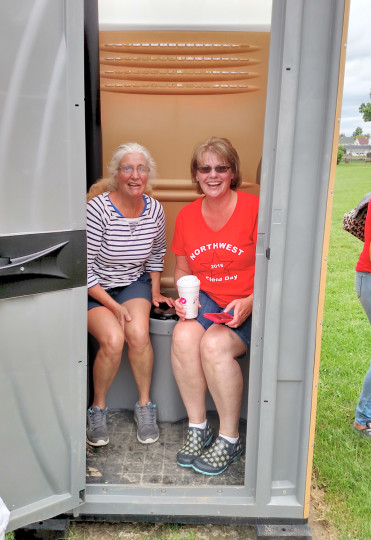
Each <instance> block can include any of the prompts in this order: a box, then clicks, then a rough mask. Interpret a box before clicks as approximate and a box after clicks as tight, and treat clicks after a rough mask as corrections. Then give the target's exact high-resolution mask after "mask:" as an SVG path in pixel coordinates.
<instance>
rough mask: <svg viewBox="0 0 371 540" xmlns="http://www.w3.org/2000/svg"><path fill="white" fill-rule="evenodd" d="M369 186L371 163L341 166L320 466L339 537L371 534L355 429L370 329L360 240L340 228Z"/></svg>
mask: <svg viewBox="0 0 371 540" xmlns="http://www.w3.org/2000/svg"><path fill="white" fill-rule="evenodd" d="M369 191H371V165H368V164H367V165H366V164H364V163H363V164H362V163H354V164H344V165H339V166H338V167H337V173H336V183H335V193H334V203H333V211H332V222H331V223H332V225H331V236H330V250H329V259H328V270H327V282H326V297H325V310H324V324H323V335H322V349H321V367H320V384H319V393H318V410H317V424H316V426H317V427H316V439H315V452H314V470H315V474H316V477H317V480H318V483H319V486H320V487H322V488H323V489H324V490H325V492H326V496H325V500H326V502H327V504H328V505H329V506H328V515H327V516H326V517H327V519H328V520H329V521H330V522H331V523H332V524H333V525H334V526H335V528H336V529H337V530H338V531H339V538H340V539H345V538H351V539H352V540H356V539H362V540H368V539H370V538H371V489H370V480H369V477H368V474H369V470H370V463H371V442H370V441H368V440H363V439H360V438H359V437H357V435H356V434H354V433H353V432H352V431H351V430H350V428H349V426H350V424H351V422H352V421H353V420H354V414H355V407H356V405H357V402H358V397H359V393H360V390H361V387H362V383H363V378H364V375H365V373H366V371H367V369H368V367H369V365H370V360H371V329H370V325H369V322H368V320H367V317H366V315H365V313H364V311H363V309H362V307H361V305H360V303H359V301H358V299H357V296H356V294H355V290H354V266H355V264H356V262H357V260H358V257H359V254H360V252H361V249H362V246H363V244H362V242H361V241H360V240H358V239H357V238H354V237H353V236H352V235H350V234H349V233H347V232H345V231H344V230H343V229H342V220H343V215H344V213H345V212H347V211H348V210H350V209H351V208H353V207H355V206H356V205H357V204H358V202H359V201H360V199H361V198H362V196H363V195H364V194H365V193H367V192H369Z"/></svg>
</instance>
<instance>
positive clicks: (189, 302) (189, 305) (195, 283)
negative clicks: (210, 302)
mask: <svg viewBox="0 0 371 540" xmlns="http://www.w3.org/2000/svg"><path fill="white" fill-rule="evenodd" d="M176 285H177V288H178V293H179V301H180V303H181V304H182V305H183V307H184V309H185V312H186V314H185V318H186V319H194V318H195V317H197V315H198V297H199V294H200V280H199V279H198V278H197V277H196V276H193V275H189V276H182V277H181V278H180V279H178V281H177V282H176Z"/></svg>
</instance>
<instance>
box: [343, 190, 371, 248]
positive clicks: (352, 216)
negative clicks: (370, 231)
mask: <svg viewBox="0 0 371 540" xmlns="http://www.w3.org/2000/svg"><path fill="white" fill-rule="evenodd" d="M370 199H371V193H366V195H364V197H363V198H362V200H361V202H360V203H359V204H358V205H357V206H356V207H355V208H354V209H353V210H350V212H347V213H346V214H344V219H343V229H344V230H345V231H348V232H349V233H350V234H352V235H353V236H355V237H356V238H359V240H362V242H364V241H365V223H366V216H367V208H368V203H369V200H370Z"/></svg>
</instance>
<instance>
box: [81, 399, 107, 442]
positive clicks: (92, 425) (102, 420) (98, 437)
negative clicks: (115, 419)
mask: <svg viewBox="0 0 371 540" xmlns="http://www.w3.org/2000/svg"><path fill="white" fill-rule="evenodd" d="M107 412H108V409H107V407H106V408H105V409H100V408H99V407H96V406H95V407H93V408H91V407H90V409H88V413H87V423H88V426H87V429H86V442H87V443H88V444H90V445H91V446H104V445H106V444H108V442H109V438H108V432H107Z"/></svg>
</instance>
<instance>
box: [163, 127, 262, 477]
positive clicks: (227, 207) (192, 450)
mask: <svg viewBox="0 0 371 540" xmlns="http://www.w3.org/2000/svg"><path fill="white" fill-rule="evenodd" d="M191 175H192V180H193V182H194V183H195V184H196V186H197V190H198V192H199V193H202V194H203V197H202V198H200V199H198V200H196V201H194V202H192V203H190V204H189V205H187V206H186V207H185V208H183V209H182V210H181V211H180V213H179V215H178V217H177V220H176V225H175V232H174V238H173V242H172V246H171V248H172V251H173V252H174V253H175V255H176V267H175V282H177V280H178V279H179V278H181V277H182V276H185V275H189V274H193V275H195V276H197V278H198V279H199V280H200V305H201V307H200V308H199V312H198V316H197V318H195V319H187V320H186V319H185V311H184V308H183V306H182V304H181V303H180V301H179V299H178V300H177V301H176V302H175V305H176V312H177V314H178V316H179V317H180V320H179V322H178V323H177V325H176V327H175V329H174V333H173V340H172V365H173V371H174V375H175V378H176V381H177V384H178V386H179V390H180V393H181V395H182V399H183V402H184V405H185V407H186V410H187V414H188V418H189V428H188V434H187V440H186V442H185V444H184V446H183V447H182V448H181V449H180V451H179V452H178V454H177V461H178V464H179V465H180V466H182V467H193V469H194V470H196V471H198V472H201V473H203V474H209V475H216V474H220V473H222V472H223V471H224V470H225V469H226V468H227V467H228V466H229V465H230V463H232V461H235V460H236V459H238V458H239V457H240V455H241V454H242V452H243V445H242V443H241V441H240V439H239V433H238V424H239V417H240V407H241V398H242V387H243V380H242V372H241V369H240V366H239V363H238V362H237V360H236V359H237V358H239V357H243V356H245V355H246V352H247V351H248V349H249V345H250V336H251V313H252V306H253V290H254V271H255V249H256V238H257V223H258V207H259V199H258V197H257V196H256V195H252V194H248V193H244V192H242V191H238V189H237V188H238V187H239V185H240V184H241V174H240V164H239V157H238V154H237V152H236V150H235V149H234V148H233V146H232V145H231V143H230V142H229V141H228V140H227V139H221V138H216V137H212V138H211V139H209V140H207V141H206V142H205V143H203V144H201V145H199V146H198V147H197V148H196V150H195V152H194V155H193V157H192V160H191ZM210 312H211V313H215V312H216V313H220V312H229V313H230V314H231V315H232V318H231V320H230V321H229V322H226V323H225V324H217V323H214V322H212V321H211V320H209V319H207V318H205V317H204V316H203V315H204V313H210ZM207 388H209V390H210V393H211V395H212V397H213V399H214V403H215V406H216V409H217V411H218V414H219V419H220V431H219V435H218V437H217V438H216V440H215V442H214V443H213V445H212V446H211V447H210V448H209V449H208V450H206V451H204V448H205V447H206V446H209V445H210V443H211V441H212V436H213V434H212V431H211V428H210V425H209V423H208V421H207V419H206V406H205V395H206V389H207Z"/></svg>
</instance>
